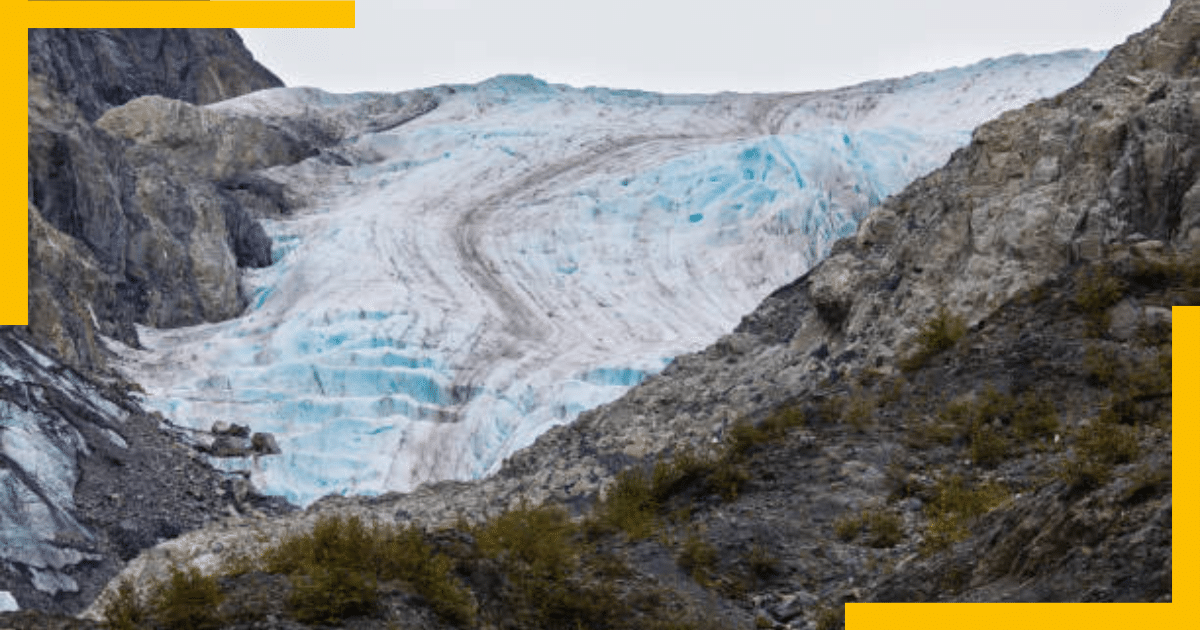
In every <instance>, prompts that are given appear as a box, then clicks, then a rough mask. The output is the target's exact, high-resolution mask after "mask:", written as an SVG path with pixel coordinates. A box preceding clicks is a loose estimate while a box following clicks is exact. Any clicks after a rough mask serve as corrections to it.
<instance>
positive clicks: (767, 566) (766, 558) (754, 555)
mask: <svg viewBox="0 0 1200 630" xmlns="http://www.w3.org/2000/svg"><path fill="white" fill-rule="evenodd" d="M744 559H745V561H746V567H747V568H749V569H750V574H751V575H753V576H754V578H755V579H757V580H767V579H770V578H772V577H774V576H776V575H778V574H779V559H778V558H776V557H775V556H772V555H771V553H770V552H769V551H768V550H767V548H766V547H764V546H763V545H761V544H755V545H754V546H752V547H750V551H749V552H747V553H746V555H745V558H744Z"/></svg>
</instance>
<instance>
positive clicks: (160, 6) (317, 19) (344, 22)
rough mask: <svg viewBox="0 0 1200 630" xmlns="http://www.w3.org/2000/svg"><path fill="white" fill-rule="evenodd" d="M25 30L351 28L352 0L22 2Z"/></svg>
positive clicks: (352, 25)
mask: <svg viewBox="0 0 1200 630" xmlns="http://www.w3.org/2000/svg"><path fill="white" fill-rule="evenodd" d="M25 7H26V20H25V26H26V27H28V28H50V27H59V28H84V27H87V28H97V27H102V28H268V27H270V28H354V3H353V2H348V1H345V0H341V1H331V0H322V1H316V2H297V1H296V0H289V1H284V2H267V1H264V0H247V1H244V2H135V1H130V0H126V1H123V2H82V1H66V2H26V3H25Z"/></svg>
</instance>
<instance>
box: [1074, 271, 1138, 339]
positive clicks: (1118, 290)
mask: <svg viewBox="0 0 1200 630" xmlns="http://www.w3.org/2000/svg"><path fill="white" fill-rule="evenodd" d="M1126 287H1127V285H1126V283H1125V281H1124V280H1122V279H1120V278H1118V277H1116V276H1114V275H1113V274H1112V272H1111V271H1109V269H1108V267H1106V266H1103V265H1096V266H1091V267H1088V268H1086V269H1083V270H1080V271H1079V273H1078V274H1077V275H1076V276H1075V305H1076V306H1077V307H1078V308H1079V310H1080V312H1082V313H1083V315H1084V318H1085V320H1086V324H1087V325H1086V328H1085V331H1086V334H1087V335H1088V336H1090V337H1101V336H1103V335H1104V334H1105V332H1106V331H1107V330H1108V323H1109V318H1108V308H1109V307H1110V306H1112V305H1113V304H1116V303H1117V302H1118V301H1120V299H1121V297H1122V296H1123V295H1124V294H1125V290H1126Z"/></svg>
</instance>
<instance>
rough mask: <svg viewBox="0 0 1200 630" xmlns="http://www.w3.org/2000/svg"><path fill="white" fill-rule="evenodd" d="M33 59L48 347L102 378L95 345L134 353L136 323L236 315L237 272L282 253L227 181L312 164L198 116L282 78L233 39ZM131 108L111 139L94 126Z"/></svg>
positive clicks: (78, 40)
mask: <svg viewBox="0 0 1200 630" xmlns="http://www.w3.org/2000/svg"><path fill="white" fill-rule="evenodd" d="M29 50H30V57H29V203H30V209H29V212H30V215H31V216H30V226H31V227H30V246H29V247H30V257H29V276H30V292H29V312H30V317H29V321H30V330H31V331H32V332H33V335H34V337H35V338H36V339H37V340H38V343H39V345H42V346H43V347H44V348H46V349H47V350H48V351H49V352H51V353H52V354H53V355H54V356H56V357H57V358H60V359H62V360H64V361H66V362H68V363H70V364H72V365H75V366H78V367H82V368H85V369H97V368H100V367H102V366H103V360H102V352H101V351H100V349H99V347H98V346H97V334H102V335H106V336H109V337H113V338H116V339H119V340H121V341H123V342H125V343H127V344H131V345H136V344H137V337H136V333H135V331H134V327H133V324H134V323H144V324H151V325H156V326H179V325H184V324H195V323H200V322H204V321H217V320H221V319H226V318H229V317H232V316H234V315H236V314H237V313H238V312H239V311H240V310H241V309H242V308H243V306H244V304H245V296H244V295H243V294H242V291H241V289H240V286H239V282H238V268H239V267H262V266H266V265H268V264H270V262H271V248H270V240H269V239H268V237H267V236H266V234H265V232H264V231H263V229H262V226H261V225H259V223H258V222H257V221H256V220H255V219H254V217H253V215H252V214H251V212H252V209H247V208H246V207H243V206H242V203H241V202H242V199H241V198H239V195H237V194H233V193H231V192H230V191H229V190H227V189H225V188H224V187H222V186H219V185H217V184H216V183H215V182H216V181H219V180H225V179H229V178H237V177H242V176H243V175H242V174H243V173H248V172H249V171H252V170H254V169H257V168H263V167H265V166H270V165H273V164H278V163H291V162H295V161H298V160H300V159H303V158H304V157H307V156H309V155H313V154H315V152H316V149H314V148H313V147H311V146H309V145H308V144H306V143H304V142H301V141H299V140H297V139H296V138H295V136H293V135H292V134H291V133H288V132H283V131H280V130H278V129H273V128H271V127H268V126H266V125H264V124H262V123H260V122H257V121H249V120H246V119H243V118H238V117H234V116H227V115H225V116H223V115H219V114H212V115H209V114H207V113H204V112H202V111H201V110H199V109H197V108H196V107H194V106H193V105H191V104H189V103H199V104H203V103H210V102H214V101H218V100H223V99H226V98H230V97H233V96H238V95H241V94H245V93H247V92H250V91H253V90H257V89H262V88H268V87H277V86H280V85H282V83H281V82H280V81H279V79H278V78H277V77H275V76H274V75H272V74H271V73H270V72H269V71H267V70H266V69H265V68H263V67H262V66H261V65H259V64H258V63H256V62H255V61H254V59H253V57H252V56H251V55H250V53H249V52H248V51H247V50H246V49H245V48H244V47H243V46H242V44H241V39H240V38H239V37H238V35H237V34H236V33H235V32H233V31H232V30H203V29H174V30H172V29H167V30H163V29H132V30H121V29H30V31H29ZM147 95H153V96H152V97H151V98H150V99H148V100H139V97H145V96H147ZM130 101H135V102H136V103H133V104H129V105H128V106H126V107H124V108H123V109H122V113H121V114H113V115H110V116H109V117H108V118H107V124H106V126H105V128H100V127H98V126H97V125H96V124H94V123H95V122H96V121H97V120H99V119H101V117H102V116H103V115H104V113H105V112H107V111H108V110H110V109H111V108H113V107H117V106H125V105H126V104H127V103H129V102H130ZM209 124H211V125H215V126H212V127H205V125H209ZM34 215H37V216H36V217H35V216H34Z"/></svg>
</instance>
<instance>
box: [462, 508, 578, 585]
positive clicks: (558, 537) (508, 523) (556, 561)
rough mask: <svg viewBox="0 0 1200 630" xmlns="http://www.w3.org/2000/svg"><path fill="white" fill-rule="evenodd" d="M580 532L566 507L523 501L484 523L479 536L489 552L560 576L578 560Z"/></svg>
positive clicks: (538, 571)
mask: <svg viewBox="0 0 1200 630" xmlns="http://www.w3.org/2000/svg"><path fill="white" fill-rule="evenodd" d="M577 533H578V528H577V527H576V526H575V524H574V523H572V522H571V519H570V517H569V516H568V515H567V512H566V510H564V509H563V508H560V507H550V506H541V507H536V508H530V507H528V506H527V505H521V506H520V507H518V508H515V509H511V510H508V511H507V512H504V513H503V514H501V515H500V516H497V517H495V518H493V519H492V520H491V521H489V522H487V523H486V524H484V525H482V526H481V527H480V528H479V529H478V530H477V534H476V540H478V544H479V550H480V552H482V553H483V554H484V555H486V556H489V557H492V558H499V559H500V560H502V561H504V562H505V563H509V564H512V563H517V564H519V565H521V566H522V567H523V568H526V569H528V570H529V571H532V572H533V573H535V574H537V575H542V576H548V577H555V578H561V577H562V576H564V575H566V574H567V573H569V572H570V571H572V570H573V569H574V567H575V566H576V564H577V562H578V560H579V553H580V552H579V549H578V546H577V544H576V542H575V540H574V538H575V536H576V534H577Z"/></svg>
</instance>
